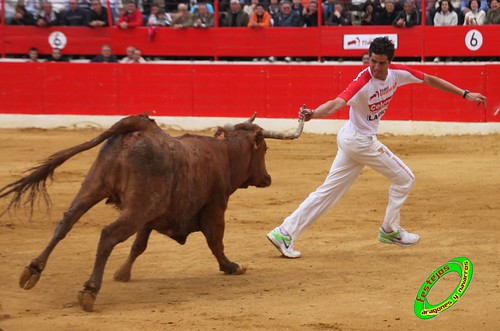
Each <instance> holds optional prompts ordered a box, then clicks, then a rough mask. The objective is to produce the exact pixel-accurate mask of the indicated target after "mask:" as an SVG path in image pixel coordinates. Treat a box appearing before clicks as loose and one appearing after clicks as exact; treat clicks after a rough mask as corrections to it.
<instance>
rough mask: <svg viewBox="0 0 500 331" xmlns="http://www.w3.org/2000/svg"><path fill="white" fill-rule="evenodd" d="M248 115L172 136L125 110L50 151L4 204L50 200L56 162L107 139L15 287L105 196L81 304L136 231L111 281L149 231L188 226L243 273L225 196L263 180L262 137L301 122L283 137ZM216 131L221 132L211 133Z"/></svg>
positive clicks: (28, 283)
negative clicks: (231, 240) (88, 135)
mask: <svg viewBox="0 0 500 331" xmlns="http://www.w3.org/2000/svg"><path fill="white" fill-rule="evenodd" d="M254 118H255V114H254V116H253V117H252V118H251V119H250V120H248V121H247V122H244V123H241V124H237V125H235V126H232V125H227V126H226V127H225V128H219V129H218V131H217V132H216V134H215V136H216V137H215V138H214V137H207V136H199V135H190V134H186V135H183V136H181V137H177V138H173V137H171V136H169V135H168V134H166V133H165V132H163V131H162V130H161V129H160V128H159V127H158V126H157V125H156V123H155V122H154V121H153V120H151V119H149V118H148V117H147V115H138V116H130V117H127V118H124V119H122V120H120V121H119V122H117V123H116V124H114V125H113V126H112V127H111V128H110V129H108V130H107V131H105V132H103V133H101V134H100V135H99V136H97V137H96V138H94V139H92V140H90V141H88V142H85V143H83V144H80V145H77V146H74V147H71V148H68V149H66V150H63V151H60V152H58V153H56V154H54V155H52V156H50V157H49V158H48V159H47V160H46V161H44V162H43V163H41V164H40V165H38V166H36V167H34V168H32V169H31V170H30V173H29V174H28V175H27V176H26V177H23V178H21V179H19V180H17V181H16V182H13V183H11V184H9V185H7V186H5V187H4V188H2V189H0V198H3V197H6V196H8V195H11V194H12V195H13V196H12V200H11V201H10V204H9V208H10V207H13V206H19V205H20V204H25V203H27V204H28V205H30V207H31V208H33V203H34V201H35V198H36V197H37V195H38V194H42V196H43V197H44V198H45V199H46V200H47V201H48V194H47V191H46V187H45V183H46V180H47V179H48V178H49V177H52V175H53V172H54V170H55V169H56V168H57V167H58V166H59V165H61V164H62V163H64V162H65V161H66V160H68V159H69V158H71V157H72V156H74V155H76V154H78V153H81V152H83V151H86V150H88V149H91V148H93V147H95V146H97V145H99V144H100V143H102V142H103V141H105V140H107V142H106V143H105V144H104V145H103V147H102V148H101V150H100V152H99V155H98V156H97V159H96V160H95V162H94V164H93V165H92V167H91V169H90V171H89V173H88V174H87V176H86V178H85V180H84V181H83V183H82V186H81V189H80V191H79V192H78V194H77V195H76V197H75V198H74V200H73V202H72V203H71V205H70V207H69V209H68V210H67V211H66V212H65V213H64V216H63V218H62V220H61V221H60V222H59V223H58V225H57V227H56V229H55V231H54V235H53V237H52V239H51V240H50V242H49V244H48V245H47V247H46V248H45V249H44V250H43V251H42V253H41V254H40V255H39V256H38V257H36V258H35V259H34V260H32V261H31V263H30V264H29V266H27V267H25V269H24V271H23V273H22V274H21V277H20V280H19V285H20V286H21V287H22V288H24V289H26V290H28V289H31V288H32V287H34V286H35V285H36V283H37V282H38V280H39V278H40V276H41V273H42V271H43V269H44V268H45V265H46V263H47V260H48V258H49V255H50V254H51V252H52V251H53V250H54V248H55V247H56V245H57V244H58V243H59V241H61V240H62V239H63V238H64V237H65V236H66V234H67V233H68V232H69V231H70V230H71V228H72V227H73V225H75V223H76V222H77V221H78V220H79V219H80V217H82V215H83V214H85V213H86V212H87V211H88V210H89V209H90V208H91V207H92V206H94V205H95V204H97V203H98V202H99V201H101V200H103V199H107V202H108V203H112V204H114V205H116V206H117V207H118V208H119V210H120V213H119V216H118V218H117V219H116V220H115V221H114V222H113V223H111V224H109V225H108V226H106V227H104V229H103V230H102V232H101V238H100V240H99V245H98V248H97V254H96V260H95V264H94V269H93V271H92V274H91V276H90V278H89V280H88V281H87V282H85V284H84V287H83V290H82V291H80V292H79V295H78V301H79V302H80V305H81V306H82V308H83V309H84V310H86V311H92V310H93V306H94V301H95V298H96V296H97V293H98V292H99V289H100V288H101V284H102V277H103V273H104V267H105V264H106V261H107V259H108V257H109V255H110V254H111V251H112V250H113V248H114V247H115V245H116V244H118V243H120V242H123V241H125V240H126V239H127V238H129V237H130V236H132V235H133V234H134V233H137V236H136V239H135V242H134V243H133V245H132V248H131V251H130V255H129V256H128V258H127V260H126V261H125V263H124V264H123V265H122V266H121V267H120V268H119V269H118V271H117V272H116V273H115V275H114V278H115V280H119V281H125V282H126V281H128V280H130V276H131V269H132V264H133V263H134V261H135V260H136V258H137V257H138V256H139V255H141V254H142V253H143V252H144V250H145V249H146V246H147V241H148V239H149V236H150V234H151V231H152V230H156V231H158V232H160V233H163V234H165V235H167V236H169V237H171V238H172V239H174V240H175V241H177V242H178V243H180V244H184V243H185V242H186V238H187V236H188V235H189V234H190V233H191V232H194V231H201V232H203V234H204V236H205V238H206V240H207V243H208V246H209V247H210V249H211V251H212V253H213V254H214V255H215V257H216V258H217V262H218V263H219V268H220V270H221V271H223V272H224V273H226V274H241V273H243V272H245V269H244V268H242V267H240V266H239V265H238V264H237V263H235V262H232V261H230V260H229V259H228V258H227V257H226V256H225V254H224V245H223V242H222V239H223V235H224V224H225V223H224V213H225V210H226V207H227V203H228V200H229V196H230V195H231V194H232V193H233V192H234V191H236V190H237V189H238V188H246V187H248V186H257V187H267V186H269V185H270V184H271V177H270V176H269V174H268V173H267V170H266V167H265V153H266V149H267V147H266V142H265V140H264V138H266V137H268V138H278V139H293V138H296V137H298V136H299V135H300V133H301V131H302V127H303V122H300V124H299V127H298V128H297V131H296V132H295V133H294V134H292V135H284V134H281V133H276V132H269V131H266V130H262V128H260V127H259V126H257V125H255V124H252V121H253V120H254ZM222 134H223V135H224V138H223V139H217V137H219V136H220V135H222Z"/></svg>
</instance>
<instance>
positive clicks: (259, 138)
mask: <svg viewBox="0 0 500 331" xmlns="http://www.w3.org/2000/svg"><path fill="white" fill-rule="evenodd" d="M263 142H264V136H263V135H262V131H260V130H259V131H257V132H256V133H255V141H254V143H253V149H258V148H259V147H260V146H261V144H262V143H263Z"/></svg>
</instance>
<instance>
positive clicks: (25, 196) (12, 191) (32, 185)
mask: <svg viewBox="0 0 500 331" xmlns="http://www.w3.org/2000/svg"><path fill="white" fill-rule="evenodd" d="M152 123H154V121H152V120H150V119H149V117H148V116H147V114H141V115H136V116H129V117H126V118H124V119H122V120H120V121H118V122H117V123H115V124H114V125H113V126H112V127H111V128H109V129H108V130H106V131H104V132H103V133H101V134H100V135H98V136H97V137H95V138H94V139H92V140H89V141H87V142H84V143H82V144H80V145H76V146H74V147H70V148H68V149H65V150H62V151H59V152H57V153H55V154H53V155H51V156H50V157H49V158H47V159H46V160H45V161H43V162H42V163H40V164H39V165H37V166H34V167H33V168H31V169H28V170H27V171H26V172H27V173H28V175H27V176H25V177H22V178H20V179H18V180H16V181H15V182H13V183H10V184H8V185H6V186H4V187H2V188H1V189H0V199H2V198H5V197H7V196H9V195H13V196H12V198H11V200H10V202H9V203H8V205H7V208H6V209H5V210H4V211H2V212H0V217H1V216H2V215H3V214H5V213H6V212H7V211H9V210H10V209H11V208H12V207H14V208H18V207H19V206H21V205H24V206H28V207H29V211H30V215H31V214H32V212H33V207H34V204H35V201H37V200H38V197H41V198H42V199H43V200H44V202H45V203H46V204H47V206H50V198H49V194H48V193H47V186H46V184H47V179H50V180H52V178H53V174H54V170H55V169H56V168H57V167H59V166H60V165H61V164H63V163H64V162H66V161H67V160H69V159H70V158H72V157H73V156H75V155H76V154H79V153H81V152H84V151H86V150H89V149H91V148H93V147H95V146H97V145H99V144H101V143H102V142H103V141H105V140H106V139H108V138H109V137H112V136H114V135H117V134H122V133H127V132H133V131H143V130H146V129H147V128H148V127H150V126H151V124H152Z"/></svg>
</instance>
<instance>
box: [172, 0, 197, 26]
mask: <svg viewBox="0 0 500 331" xmlns="http://www.w3.org/2000/svg"><path fill="white" fill-rule="evenodd" d="M191 26H193V14H191V13H190V12H189V10H188V7H187V5H186V4H184V3H180V4H179V5H177V14H176V15H175V17H174V19H173V21H172V28H174V29H184V28H189V27H191Z"/></svg>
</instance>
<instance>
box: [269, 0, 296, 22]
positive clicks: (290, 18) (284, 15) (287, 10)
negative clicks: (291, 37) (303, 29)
mask: <svg viewBox="0 0 500 331" xmlns="http://www.w3.org/2000/svg"><path fill="white" fill-rule="evenodd" d="M273 21H274V23H273V25H274V26H275V27H296V26H299V25H300V17H299V15H297V13H296V12H293V11H292V4H291V3H290V2H289V1H286V0H283V1H281V2H280V11H279V13H277V14H275V15H274V16H273Z"/></svg>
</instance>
